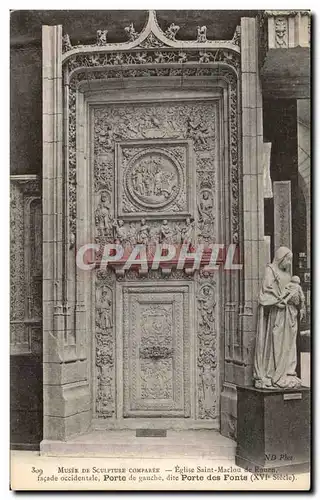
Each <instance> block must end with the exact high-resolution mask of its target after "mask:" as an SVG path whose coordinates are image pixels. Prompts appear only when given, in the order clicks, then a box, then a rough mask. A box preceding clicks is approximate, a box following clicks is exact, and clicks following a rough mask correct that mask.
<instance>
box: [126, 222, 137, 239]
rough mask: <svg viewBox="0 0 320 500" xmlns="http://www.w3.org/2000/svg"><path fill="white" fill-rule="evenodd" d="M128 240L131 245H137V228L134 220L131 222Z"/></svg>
mask: <svg viewBox="0 0 320 500" xmlns="http://www.w3.org/2000/svg"><path fill="white" fill-rule="evenodd" d="M127 240H128V242H129V243H130V244H131V245H135V244H136V243H137V230H136V226H135V223H134V222H130V224H129V230H128V235H127Z"/></svg>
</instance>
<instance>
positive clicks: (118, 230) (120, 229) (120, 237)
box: [112, 220, 127, 243]
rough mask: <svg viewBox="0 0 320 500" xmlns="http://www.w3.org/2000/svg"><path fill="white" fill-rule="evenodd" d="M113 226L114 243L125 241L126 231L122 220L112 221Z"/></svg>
mask: <svg viewBox="0 0 320 500" xmlns="http://www.w3.org/2000/svg"><path fill="white" fill-rule="evenodd" d="M112 225H113V227H114V232H115V234H114V236H115V238H114V239H115V242H116V243H125V242H126V239H127V231H126V228H125V226H124V222H123V220H119V221H116V220H114V221H113V224H112Z"/></svg>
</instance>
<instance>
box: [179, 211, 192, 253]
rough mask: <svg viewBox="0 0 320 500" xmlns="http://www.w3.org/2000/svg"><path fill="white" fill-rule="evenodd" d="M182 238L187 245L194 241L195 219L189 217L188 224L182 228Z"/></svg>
mask: <svg viewBox="0 0 320 500" xmlns="http://www.w3.org/2000/svg"><path fill="white" fill-rule="evenodd" d="M181 240H182V243H183V244H185V245H189V246H190V245H191V244H192V243H193V242H194V221H192V220H191V219H190V217H187V219H186V225H185V226H183V227H182V229H181Z"/></svg>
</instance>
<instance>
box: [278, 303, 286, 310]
mask: <svg viewBox="0 0 320 500" xmlns="http://www.w3.org/2000/svg"><path fill="white" fill-rule="evenodd" d="M277 306H278V307H279V309H284V308H285V307H286V305H285V304H283V302H279V304H277Z"/></svg>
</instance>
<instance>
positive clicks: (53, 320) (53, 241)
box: [43, 11, 264, 449]
mask: <svg viewBox="0 0 320 500" xmlns="http://www.w3.org/2000/svg"><path fill="white" fill-rule="evenodd" d="M177 29H178V27H175V26H174V25H171V26H170V28H168V30H167V32H166V33H163V32H162V30H161V29H160V28H159V26H158V24H157V21H156V17H155V13H154V12H153V11H151V12H150V15H149V19H148V22H147V24H146V27H145V28H144V30H143V31H142V32H141V33H140V34H137V33H135V30H134V27H133V26H132V25H131V26H130V27H128V29H126V32H127V33H128V36H129V41H128V42H126V43H121V44H108V43H107V39H106V36H107V35H106V33H105V32H104V34H103V33H102V34H101V32H100V34H99V35H98V38H97V44H96V45H90V46H78V47H72V46H71V43H70V39H69V37H68V36H67V35H64V36H63V37H62V27H61V26H53V27H50V26H44V27H43V223H44V229H45V230H46V234H47V241H48V245H47V246H46V251H47V254H46V256H45V257H44V276H43V311H44V318H43V331H44V438H45V441H44V442H43V449H44V447H45V443H46V440H66V439H68V437H70V436H72V435H74V434H77V433H80V432H85V431H86V430H87V429H88V428H89V427H90V425H91V422H92V415H93V400H92V394H91V392H92V391H91V380H92V376H93V375H92V374H93V371H92V370H93V366H92V364H91V360H90V347H89V345H90V335H91V332H92V317H90V311H89V310H88V306H89V308H90V297H91V288H90V283H89V279H88V276H87V275H85V273H83V272H81V271H79V269H78V268H76V266H75V252H76V249H77V248H78V247H79V246H80V245H81V244H83V243H87V242H88V240H89V238H90V237H91V231H90V227H89V225H90V224H89V221H90V220H92V216H93V214H92V208H91V207H90V198H89V194H88V193H90V192H91V189H92V179H90V176H89V175H88V169H85V168H82V166H83V165H84V164H86V163H88V162H87V157H86V154H87V151H86V150H85V148H84V147H83V145H84V144H86V143H87V142H88V136H87V135H86V134H87V133H88V127H84V126H82V124H83V123H85V121H86V120H88V114H87V112H88V107H87V106H88V102H89V101H90V99H91V100H92V99H93V97H92V96H93V95H94V93H96V92H99V90H98V89H99V87H100V89H101V86H102V87H103V88H104V89H109V90H110V89H112V87H114V86H116V87H118V93H119V87H120V88H121V87H122V88H124V87H129V86H130V84H131V82H133V81H134V82H135V83H134V85H136V82H138V81H141V82H143V79H144V80H145V81H147V86H149V88H150V81H151V80H156V81H158V82H161V85H162V86H164V87H165V86H166V85H167V83H166V82H167V81H168V79H169V80H170V78H171V79H172V80H173V81H175V85H177V86H178V87H180V88H181V87H186V88H188V84H189V82H190V85H193V84H194V81H197V82H199V83H200V82H201V83H200V86H202V88H206V87H207V86H208V87H210V86H212V82H210V79H212V78H213V79H215V82H216V84H215V85H214V87H216V88H217V87H220V88H221V89H222V99H221V102H222V103H223V109H224V110H227V112H226V117H225V118H224V120H223V127H224V129H225V133H226V137H227V138H228V140H227V141H225V143H224V144H225V151H224V154H223V157H224V162H225V164H226V165H228V168H227V169H225V170H226V172H225V178H224V189H225V207H226V212H225V218H226V221H227V225H228V228H229V229H228V231H227V233H225V234H224V237H225V241H224V242H223V243H231V242H238V241H239V242H240V245H241V248H242V251H243V249H244V250H245V252H246V248H247V246H248V245H249V247H250V249H252V248H253V242H258V243H256V244H257V253H253V252H250V259H251V262H252V263H253V265H255V264H256V268H255V271H254V279H257V281H259V277H257V276H259V271H258V268H259V266H261V265H263V264H264V263H261V256H260V257H259V255H261V248H263V246H262V247H261V244H260V238H261V240H262V242H263V225H262V226H261V224H260V225H259V227H258V226H256V222H257V217H258V219H259V222H260V223H261V220H263V219H261V217H262V216H263V194H262V197H261V201H259V200H260V198H259V196H258V195H259V189H260V188H261V189H262V188H263V181H262V174H261V179H260V173H259V165H258V156H259V153H257V150H258V145H259V144H260V142H261V141H262V136H261V134H260V131H261V127H260V125H258V122H259V124H260V121H261V120H262V116H261V117H260V115H259V110H258V107H257V99H258V96H259V90H258V88H257V94H255V96H254V97H250V91H249V89H251V86H250V85H249V79H250V78H251V80H252V78H253V79H254V80H255V82H258V79H259V77H258V69H257V61H256V59H257V43H254V41H257V33H256V20H255V19H246V18H244V19H242V21H241V44H242V59H241V67H240V57H239V55H240V47H239V45H240V36H239V29H237V30H236V33H235V36H234V38H233V40H232V41H208V40H207V39H206V35H205V33H203V32H202V33H199V32H198V38H197V40H196V41H190V42H186V41H178V40H176V39H175V33H176V32H177ZM252 34H254V40H252V38H250V37H252ZM252 47H253V49H252ZM243 48H244V49H245V50H244V52H243ZM63 49H64V54H63ZM252 50H253V52H254V57H253V59H252V57H251V56H252V54H251V55H250V56H248V54H249V52H250V51H251V52H252ZM252 61H253V62H252ZM252 64H253V67H251V66H252ZM250 65H251V66H250ZM252 75H254V76H253V77H252ZM124 82H126V83H124ZM209 82H210V83H209ZM218 82H220V84H219V85H217V83H218ZM222 82H224V83H223V84H222ZM241 85H242V101H240V86H241ZM88 89H89V90H88ZM244 92H245V93H244ZM88 96H90V97H88ZM86 99H88V101H87V102H86ZM250 99H251V100H254V104H255V117H254V116H253V111H252V107H251V103H250V102H249V101H250ZM241 108H242V130H243V131H244V132H243V135H242V146H243V151H244V153H243V171H244V172H245V171H248V174H247V175H248V178H245V177H242V173H241V167H240V165H241V163H240V158H241V149H242V148H241V147H240V142H241V122H240V117H241ZM259 109H260V107H259ZM248 110H250V112H249V111H248ZM248 113H251V114H250V117H248V116H245V115H248ZM248 119H249V120H253V121H250V123H249V121H248ZM261 123H262V122H261ZM259 127H260V128H259ZM248 128H249V129H250V130H249V132H248V133H247V132H246V134H245V131H248ZM253 152H254V154H253ZM253 176H254V177H253ZM247 182H249V184H250V187H251V189H252V188H253V187H254V192H255V193H256V197H255V200H252V201H251V205H250V207H251V208H250V210H247V209H246V208H247V207H246V206H245V203H246V201H245V197H244V201H243V203H242V201H241V198H242V191H241V190H242V189H243V190H244V191H243V192H244V193H245V192H246V191H245V189H247V188H248V186H249V184H247ZM253 183H255V184H254V185H253ZM257 189H258V191H257ZM261 192H262V191H261ZM90 211H91V213H90ZM242 211H243V212H242ZM245 212H248V213H249V220H247V225H246V224H244V225H243V224H242V217H240V216H239V215H240V213H241V214H242V215H243V216H246V214H245ZM251 214H252V216H251ZM250 217H251V218H250ZM257 227H258V233H259V234H258V235H257V239H254V237H253V232H254V231H256V228H257ZM248 231H249V233H248ZM248 242H249V243H248ZM262 245H263V243H262ZM250 272H251V271H250V268H249V266H245V268H244V271H243V273H242V277H241V279H242V280H243V283H244V286H243V287H242V288H241V287H240V286H239V282H240V280H239V276H238V277H232V276H230V275H228V276H225V277H224V283H223V284H222V286H223V287H224V289H225V290H226V292H225V293H226V296H225V317H224V324H225V335H224V337H225V346H223V348H222V351H223V353H224V354H223V356H224V357H225V371H226V368H227V371H228V376H227V377H226V376H225V377H224V379H225V380H226V381H227V383H229V385H230V383H231V384H233V383H235V382H237V378H240V379H241V380H242V379H243V377H242V376H240V377H238V375H237V373H239V370H238V368H237V367H238V366H240V367H241V366H242V367H244V368H245V373H249V371H250V363H251V361H250V360H248V358H250V355H251V351H252V345H251V344H250V345H247V340H246V337H245V335H246V334H245V335H244V334H243V332H247V331H248V332H249V333H250V338H252V332H253V331H254V327H253V323H252V318H253V310H254V303H253V293H252V287H253V281H252V277H251V276H250ZM246 283H247V284H246ZM244 306H245V307H244ZM239 310H240V312H241V311H242V316H241V318H243V319H242V320H241V321H240V323H239V321H238V317H239ZM246 318H248V319H247V320H246ZM244 320H246V321H244ZM248 321H249V322H250V324H249V326H248ZM250 342H251V341H250ZM251 343H252V342H251ZM233 346H234V347H233ZM231 347H232V349H231V351H232V354H231V351H230V348H231ZM230 366H232V367H233V368H232V369H233V372H232V373H233V375H232V374H231V372H230ZM247 366H249V370H248V369H247ZM241 370H242V369H241ZM241 370H240V371H241ZM245 379H246V382H248V377H247V376H245ZM227 385H228V384H227ZM228 387H229V386H228ZM232 397H233V396H232ZM232 397H231V398H230V399H232ZM227 399H228V398H225V400H227ZM226 413H227V412H226ZM222 415H223V410H222ZM222 427H223V425H222Z"/></svg>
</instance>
